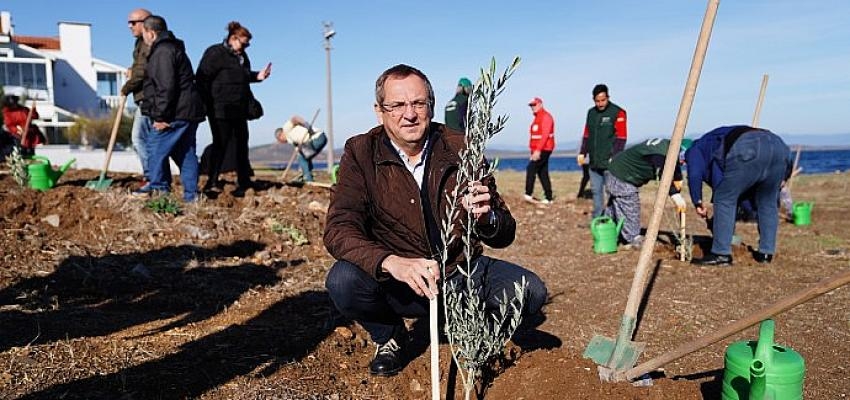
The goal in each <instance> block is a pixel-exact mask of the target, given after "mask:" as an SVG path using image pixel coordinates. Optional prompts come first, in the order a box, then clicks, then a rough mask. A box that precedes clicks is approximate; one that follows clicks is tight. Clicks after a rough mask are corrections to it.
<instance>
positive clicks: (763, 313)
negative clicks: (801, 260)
mask: <svg viewBox="0 0 850 400" xmlns="http://www.w3.org/2000/svg"><path fill="white" fill-rule="evenodd" d="M848 283H850V269H848V270H847V271H844V272H842V273H840V274H838V275H835V276H831V277H829V278H826V279H824V280H822V281H820V282H818V283H817V284H816V285H815V286H812V287H809V288H805V289H803V290H800V291H798V292H796V293H793V294H791V295H789V296H786V297H783V298H782V299H779V300H778V301H776V302H775V303H773V304H771V305H769V306H767V307H765V308H762V309H761V310H759V311H757V312H755V313H752V314H750V315H748V316H746V317H744V318H741V319H739V320H737V321H735V322H733V323H731V324H728V325H726V326H725V327H723V328H721V329H720V330H719V331H716V332H714V333H711V334H708V335H705V336H702V337H700V338H698V339H695V340H692V341H690V342H688V343H685V344H683V345H680V346H679V347H677V348H675V349H673V350H670V351H668V352H666V353H664V354H662V355H660V356H658V357H655V358H653V359H651V360H649V361H647V362H645V363H643V364H641V365H638V366H637V367H634V368H632V369H630V370H628V371H625V372H623V377H624V378H625V379H628V380H632V379H635V378H637V377H639V376H642V375H643V374H646V373H648V372H651V371H654V370H656V369H657V368H660V367H661V366H663V365H665V364H667V363H669V362H671V361H675V360H678V359H679V358H682V357H684V356H686V355H688V354H690V353H693V352H695V351H697V350H699V349H702V348H703V347H706V346H709V345H711V344H713V343H715V342H718V341H720V340H723V339H725V338H727V337H729V336H732V335H734V334H736V333H738V332H740V331H742V330H744V329H747V328H749V327H751V326H753V325H755V324H757V323H759V322H761V321H762V320H765V319H767V318H770V317H772V316H774V315H776V314H779V313H781V312H783V311H785V310H788V309H790V308H793V307H796V306H798V305H800V304H803V303H805V302H807V301H809V300H811V299H814V298H815V297H818V296H820V295H822V294H824V293H828V292H830V291H833V290H835V289H837V288H839V287H841V286H844V285H846V284H848Z"/></svg>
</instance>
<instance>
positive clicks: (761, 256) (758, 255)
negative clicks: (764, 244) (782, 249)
mask: <svg viewBox="0 0 850 400" xmlns="http://www.w3.org/2000/svg"><path fill="white" fill-rule="evenodd" d="M753 258H755V259H756V262H757V263H759V264H770V263H772V262H773V254H765V253H762V252H760V251H757V252H755V253H753Z"/></svg>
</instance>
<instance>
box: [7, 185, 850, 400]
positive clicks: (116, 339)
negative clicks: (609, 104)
mask: <svg viewBox="0 0 850 400" xmlns="http://www.w3.org/2000/svg"><path fill="white" fill-rule="evenodd" d="M97 176H98V172H97V171H91V170H80V171H69V172H68V173H67V174H66V175H65V176H63V177H62V179H61V180H60V182H59V185H58V186H57V187H56V188H53V189H51V190H49V191H47V192H44V193H41V192H36V191H32V190H28V189H27V190H22V189H21V188H19V187H17V185H16V184H15V182H14V180H13V179H12V178H11V177H10V176H9V175H0V248H2V252H1V253H0V399H12V398H24V399H59V398H62V399H154V398H162V399H172V398H179V399H182V398H203V399H426V398H429V397H430V375H429V364H428V356H427V352H428V348H427V347H428V343H427V341H428V339H427V329H422V328H424V325H423V324H421V323H418V322H416V323H414V321H411V324H412V326H413V328H414V335H415V340H414V346H412V347H414V349H413V352H414V354H415V355H416V357H415V358H413V360H412V361H411V362H410V364H409V365H408V366H407V367H406V368H405V370H404V371H403V372H402V373H401V374H399V375H398V376H395V377H391V378H379V377H372V376H370V375H369V373H368V371H367V366H368V363H369V361H370V360H371V357H372V355H373V354H374V345H373V344H372V343H371V342H370V341H369V338H368V335H367V334H366V333H365V331H364V330H363V329H362V328H360V327H359V326H357V325H356V324H354V323H351V322H347V321H341V320H340V319H339V318H338V317H337V316H336V313H335V312H333V311H332V310H331V306H330V304H329V300H328V296H327V294H326V292H325V289H324V277H325V274H326V272H327V270H328V268H329V266H330V265H331V263H332V262H333V260H332V259H331V257H330V256H329V255H328V254H327V252H326V251H325V249H324V246H323V244H322V231H323V229H324V217H325V210H326V207H327V203H328V196H329V191H328V189H326V188H323V187H316V186H302V187H297V186H287V185H283V184H281V183H279V182H276V179H275V176H272V175H270V174H266V175H262V176H259V177H257V181H258V186H259V188H258V189H257V190H256V191H249V193H248V195H247V196H246V197H245V198H235V197H233V196H231V195H230V193H229V191H230V190H232V189H233V188H234V186H233V177H230V178H229V179H230V182H229V184H228V185H227V186H226V187H225V190H224V192H223V193H222V194H220V195H219V196H217V198H215V199H206V200H203V201H201V202H200V203H198V204H193V205H188V206H183V207H182V208H183V209H182V213H181V214H180V215H170V214H162V213H155V212H154V211H152V210H151V209H150V208H147V207H146V203H147V199H139V198H134V197H132V196H131V195H130V194H129V192H130V191H131V190H132V189H133V188H135V187H137V186H138V182H137V180H136V179H135V178H134V177H132V176H126V175H118V176H115V177H113V178H115V181H114V182H113V184H112V186H111V187H110V188H109V190H108V191H106V192H96V191H92V190H90V189H86V188H85V187H84V185H85V182H86V181H88V180H92V179H96V178H97ZM523 178H524V177H523V174H522V173H519V172H510V171H508V172H500V173H499V174H498V180H499V182H500V191H501V192H502V193H503V194H504V196H505V197H506V199H507V201H508V203H509V204H510V205H511V208H512V211H513V213H514V214H515V216H516V218H517V221H518V229H519V232H518V235H517V240H516V242H515V243H514V244H513V245H512V246H510V247H508V248H507V249H502V250H488V251H489V254H490V255H493V256H495V257H499V258H504V259H507V260H510V261H513V262H516V263H518V264H520V265H524V266H526V267H528V268H531V269H532V270H534V271H536V272H537V273H538V274H539V275H540V276H541V277H542V278H543V279H544V280H545V282H546V284H547V286H548V289H549V293H550V300H549V303H548V304H547V305H546V308H545V312H546V315H547V319H546V321H545V322H544V323H543V324H542V325H540V326H539V327H538V328H537V329H536V330H535V331H533V332H529V333H526V334H523V335H521V336H517V337H516V338H515V339H514V340H513V341H512V342H510V343H509V344H508V346H507V348H506V352H505V356H504V357H503V358H501V359H500V360H497V361H496V363H495V364H494V368H493V371H492V373H490V374H488V380H487V384H486V385H485V386H484V387H479V392H481V393H483V396H484V397H485V398H488V399H700V398H706V399H716V398H719V396H720V385H721V381H722V368H723V354H724V351H725V349H726V347H727V346H728V345H729V344H730V343H732V342H734V341H737V340H744V339H753V338H755V337H756V336H757V327H753V328H749V329H747V330H745V331H743V332H742V333H740V334H737V335H733V336H732V337H730V338H727V339H725V340H723V341H721V342H718V343H716V344H714V345H711V346H709V347H706V348H704V349H702V350H700V351H697V352H695V353H693V354H690V355H687V356H685V357H683V358H681V359H679V360H677V361H674V362H672V363H670V364H668V365H666V366H665V367H664V370H663V371H660V372H658V373H656V374H654V375H653V378H654V379H653V380H652V383H653V384H652V386H649V387H635V386H632V385H631V384H629V383H616V384H614V383H603V382H601V381H600V380H599V378H598V376H597V371H596V365H595V364H594V363H593V362H592V361H590V360H587V359H583V358H582V356H581V355H582V352H583V351H584V348H585V347H586V346H587V344H588V342H589V341H590V339H591V338H592V337H593V336H594V335H597V334H601V335H605V336H609V337H613V336H616V334H617V328H618V326H619V323H620V317H621V315H622V312H623V310H624V308H625V303H626V298H627V295H628V291H629V287H630V284H631V281H632V278H633V273H634V267H635V266H636V264H637V258H638V254H639V252H638V251H634V250H631V251H629V250H621V251H619V252H617V253H614V254H606V255H597V254H594V253H593V250H592V238H591V236H590V231H589V229H588V222H589V216H588V213H589V210H590V208H591V202H590V200H584V199H582V200H575V195H574V193H575V191H576V190H577V182H578V175H576V174H572V173H556V174H553V178H554V182H553V183H554V185H555V187H556V196H557V198H556V202H555V203H554V204H553V205H551V206H540V205H534V204H529V203H525V202H523V201H522V200H521V199H522V185H523ZM317 179H319V180H321V179H327V177H326V176H323V175H319V176H318V177H317ZM848 181H850V179H848V176H847V174H843V175H822V176H802V177H800V178H798V180H797V181H796V182H795V186H794V195H795V197H796V200H804V201H814V202H815V206H814V210H813V214H812V221H813V223H812V225H811V226H794V225H792V224H789V223H785V222H783V223H781V225H780V234H779V240H778V241H779V246H778V250H777V255H776V259H775V260H774V262H773V263H772V264H768V265H762V264H756V263H755V262H754V261H753V260H752V257H751V255H750V250H749V249H750V248H753V247H756V248H757V246H758V232H757V231H758V229H757V226H756V225H754V224H743V223H741V224H739V225H738V231H737V234H738V235H739V236H740V237H741V239H742V243H741V244H740V245H737V246H736V247H735V252H734V259H735V264H734V266H733V267H731V268H696V267H693V266H691V265H689V264H688V263H684V262H679V261H677V259H676V255H675V252H674V245H673V243H672V242H671V240H672V239H671V232H672V230H673V228H674V226H675V223H674V221H673V216H672V212H668V214H670V215H666V216H665V218H664V220H663V221H664V222H663V227H662V234H661V235H660V237H659V243H658V244H657V247H656V250H655V253H654V257H653V266H654V267H655V268H654V271H653V275H652V279H651V281H650V283H649V286H648V290H647V294H646V296H645V299H644V303H643V304H642V307H641V312H640V319H639V325H638V328H637V332H636V337H635V340H636V341H641V342H645V343H646V351H645V352H644V354H643V355H642V356H641V358H640V360H639V362H643V361H646V360H649V359H650V358H652V357H654V356H658V355H660V354H662V353H664V352H665V351H666V350H669V349H672V348H673V347H675V346H677V345H679V344H682V343H684V342H686V341H690V340H693V339H695V338H697V337H699V336H701V335H705V334H708V333H711V332H714V331H715V330H717V329H719V328H720V327H722V326H724V325H725V324H727V323H730V322H732V321H734V320H737V319H740V318H742V317H745V316H746V315H748V314H749V313H752V312H754V311H756V310H758V309H760V308H762V307H764V306H766V305H768V304H770V303H772V302H774V301H776V300H777V299H779V298H781V297H784V296H786V295H788V294H791V293H793V292H795V291H797V290H800V289H803V288H806V287H809V286H811V285H813V284H815V283H816V282H818V281H820V280H821V279H823V278H825V277H828V276H831V275H835V274H837V273H839V272H841V271H844V270H846V269H847V268H850V251H848V249H850V230H848V229H847V227H846V220H845V218H847V214H848V204H850V193H849V192H848V191H847V182H848ZM656 189H657V186H655V185H648V186H647V187H645V188H644V189H643V193H642V199H643V204H644V210H643V219H644V226H646V223H647V221H648V219H649V213H650V212H651V201H652V200H653V199H654V195H655V190H656ZM668 211H669V210H668ZM688 221H689V233H691V234H693V235H695V237H694V238H695V241H696V243H697V246H696V247H695V249H694V254H695V255H696V256H700V255H701V254H702V251H703V248H706V249H707V248H708V246H710V236H709V233H708V231H707V230H706V229H705V225H704V223H703V222H701V221H700V220H699V219H698V217H697V216H696V215H695V214H694V213H693V212H691V213H690V214H689V215H688ZM775 320H776V342H777V343H780V344H783V345H785V346H789V347H791V348H793V349H794V350H796V351H798V352H799V353H801V354H802V355H803V357H804V358H805V360H806V377H805V386H804V388H805V398H807V399H839V398H845V397H846V396H847V395H848V393H850V362H848V360H850V346H848V344H847V343H848V341H850V289H848V288H847V287H844V288H841V289H838V290H835V291H833V292H831V293H828V294H826V295H824V296H821V297H819V298H817V299H815V300H812V301H810V302H808V303H805V304H803V305H800V306H798V307H796V308H794V309H792V310H790V311H787V312H785V313H782V314H780V315H778V316H777V317H776V318H775ZM441 352H442V356H443V357H442V360H443V365H444V367H446V366H448V360H449V354H448V345H445V344H444V345H442V346H441ZM449 372H450V371H448V368H444V371H443V388H444V390H445V388H446V386H449V388H448V391H449V392H451V393H454V395H453V396H448V397H449V398H463V388H462V384H461V383H460V381H459V380H454V379H452V377H453V376H452V377H450V376H449Z"/></svg>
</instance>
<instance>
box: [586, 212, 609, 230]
mask: <svg viewBox="0 0 850 400" xmlns="http://www.w3.org/2000/svg"><path fill="white" fill-rule="evenodd" d="M610 221H611V217H609V216H607V215H600V216H598V217H596V218H594V219H593V220H592V221H590V228H591V229H593V228H596V226H597V225H599V224H604V223H607V222H610Z"/></svg>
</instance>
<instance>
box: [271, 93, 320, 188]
mask: <svg viewBox="0 0 850 400" xmlns="http://www.w3.org/2000/svg"><path fill="white" fill-rule="evenodd" d="M319 111H321V108H317V109H316V112H315V113H313V119H311V120H310V126H311V127H312V126H313V123H315V122H316V117H318V116H319ZM294 147H295V148H294V149H293V151H292V155H291V156H290V157H289V162H287V163H286V169H284V170H283V175H281V176H280V180H281V181H282V182H286V175H289V168H291V167H292V162H293V161H295V156H297V155H298V152H299V151H300V150H301V145H295V146H294Z"/></svg>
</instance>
